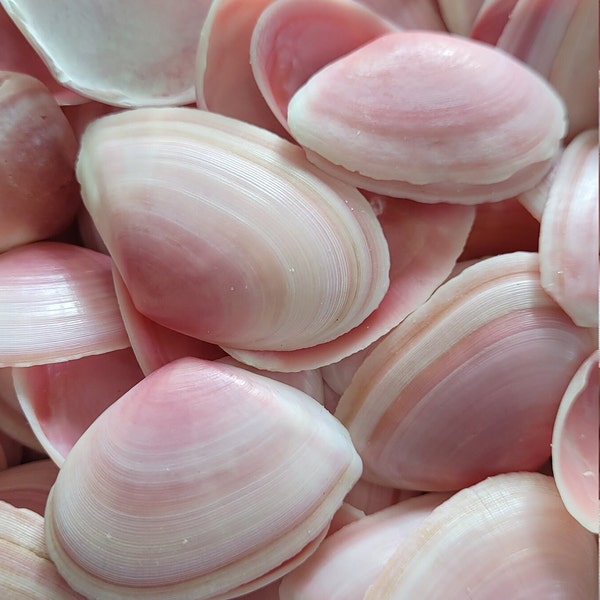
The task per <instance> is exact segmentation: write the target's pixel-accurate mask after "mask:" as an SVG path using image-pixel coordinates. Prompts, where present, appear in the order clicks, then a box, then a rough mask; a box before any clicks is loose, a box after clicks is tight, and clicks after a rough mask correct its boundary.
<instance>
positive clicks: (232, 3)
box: [196, 0, 287, 137]
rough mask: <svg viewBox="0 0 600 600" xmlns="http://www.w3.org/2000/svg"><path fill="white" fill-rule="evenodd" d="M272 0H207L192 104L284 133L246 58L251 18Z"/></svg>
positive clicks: (252, 28) (255, 17)
mask: <svg viewBox="0 0 600 600" xmlns="http://www.w3.org/2000/svg"><path fill="white" fill-rule="evenodd" d="M273 2H274V0H213V2H212V3H211V6H210V10H209V11H208V14H207V15H206V20H205V21H204V25H203V27H202V31H201V32H200V42H199V44H198V53H197V55H196V103H197V104H198V107H199V108H202V109H205V110H210V111H212V112H216V113H219V114H220V115H226V116H228V117H233V118H235V119H240V120H241V121H245V122H246V123H252V124H253V125H257V126H258V127H263V128H264V129H268V130H269V131H272V132H273V133H276V134H277V135H281V136H282V137H286V136H287V132H286V130H285V129H284V128H283V127H282V126H281V124H280V123H279V121H278V120H277V118H276V117H275V115H274V114H273V113H272V111H271V109H270V108H269V106H268V105H267V103H266V101H265V99H264V97H263V96H262V94H261V93H260V90H259V89H258V86H257V84H256V80H255V79H254V74H253V72H252V67H251V65H250V61H249V56H250V41H251V39H252V32H253V31H254V27H255V25H256V21H257V20H258V18H259V16H260V15H261V14H262V12H263V11H264V10H265V8H266V7H268V6H269V5H270V4H273Z"/></svg>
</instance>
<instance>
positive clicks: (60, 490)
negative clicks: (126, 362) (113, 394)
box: [46, 358, 361, 600]
mask: <svg viewBox="0 0 600 600" xmlns="http://www.w3.org/2000/svg"><path fill="white" fill-rule="evenodd" d="M360 473H361V464H360V459H359V457H358V455H357V454H356V452H355V450H354V448H353V446H352V443H351V441H350V437H349V436H348V433H347V432H346V430H345V429H344V428H343V427H342V426H341V425H340V424H339V422H338V421H337V420H336V419H334V418H333V417H332V416H331V415H330V414H329V413H328V412H327V411H326V410H325V409H324V408H323V407H322V406H320V405H319V404H318V403H317V402H315V401H314V400H312V399H311V398H309V397H308V396H307V395H306V394H304V393H303V392H300V391H299V390H296V389H295V388H292V387H290V386H287V385H285V384H282V383H280V382H277V381H273V380H270V379H267V378H265V377H261V376H259V375H255V374H253V373H249V372H247V371H244V370H241V369H238V368H236V367H231V366H229V365H222V364H218V363H213V362H209V361H202V360H200V359H191V358H190V359H181V360H178V361H175V362H173V363H170V364H169V365H167V366H165V367H163V368H161V369H159V370H158V371H155V372H154V373H152V374H151V375H149V376H148V377H146V379H144V380H143V381H142V382H141V383H139V384H138V385H137V386H136V387H134V388H133V389H132V390H131V391H130V392H128V393H127V394H125V395H124V396H123V397H122V398H121V399H120V400H118V401H117V402H116V403H115V404H113V405H112V406H111V407H109V408H108V409H107V410H106V411H105V412H104V413H103V414H102V415H101V416H100V417H98V419H97V420H96V421H95V422H94V423H93V424H92V426H91V427H90V428H89V429H88V430H87V431H86V433H84V435H83V436H82V437H81V438H80V439H79V441H78V442H77V443H76V444H75V446H74V447H73V449H72V450H71V452H70V454H69V455H68V456H67V459H66V461H65V463H64V465H63V467H62V469H61V471H60V474H59V477H58V479H57V481H56V484H55V486H54V487H53V489H52V491H51V494H50V497H49V500H48V508H47V510H46V537H47V542H48V551H49V554H50V556H51V557H52V559H53V561H54V562H55V564H56V565H57V568H58V570H59V572H60V573H61V574H62V575H63V577H65V579H66V580H67V581H68V582H69V584H70V585H71V586H72V587H73V589H75V590H77V591H80V592H81V593H83V594H85V595H86V596H88V597H102V598H111V599H112V600H117V599H123V600H124V599H129V598H144V599H145V600H153V599H157V600H158V599H163V598H167V597H168V598H170V599H171V600H177V599H181V600H184V599H189V598H194V599H196V600H202V599H208V598H229V597H234V596H236V595H241V594H242V593H245V592H250V591H252V590H253V589H256V588H259V587H261V586H264V585H266V584H267V583H269V582H270V581H274V580H275V579H277V578H278V577H281V576H282V575H283V574H285V573H287V572H289V571H290V570H292V569H293V568H294V567H295V566H296V565H297V564H298V563H299V562H301V561H303V560H305V559H306V557H307V556H308V555H309V554H310V553H312V552H313V551H314V550H315V549H316V547H317V545H318V544H319V542H320V541H321V540H322V538H323V537H324V536H325V534H326V532H327V527H328V525H329V523H330V521H331V519H332V517H333V515H334V513H335V512H336V510H337V509H338V508H339V507H340V506H341V504H342V502H343V499H344V496H345V495H346V493H347V492H348V491H349V489H350V488H351V487H352V486H353V485H354V483H355V482H356V481H357V480H358V478H359V477H360ZM307 474H310V476H309V477H307Z"/></svg>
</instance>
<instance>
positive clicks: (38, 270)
mask: <svg viewBox="0 0 600 600" xmlns="http://www.w3.org/2000/svg"><path fill="white" fill-rule="evenodd" d="M111 265H112V262H111V259H110V258H109V257H108V256H105V255H104V254H100V253H98V252H94V251H93V250H88V249H86V248H80V247H78V246H74V245H71V244H63V243H60V242H37V243H35V244H28V245H26V246H21V247H19V248H13V249H12V250H10V251H9V252H5V253H4V254H2V255H1V256H0V296H1V297H2V304H1V305H0V367H8V366H22V367H26V366H31V365H39V364H46V363H51V362H62V361H66V360H72V359H76V358H81V357H83V356H89V355H91V354H102V353H104V352H110V351H112V350H120V349H122V348H127V347H128V346H129V340H128V338H127V333H126V332H125V328H124V326H123V320H122V319H121V314H120V312H119V306H118V304H117V298H116V296H115V290H114V287H113V283H112V274H111Z"/></svg>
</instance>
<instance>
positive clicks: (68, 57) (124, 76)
mask: <svg viewBox="0 0 600 600" xmlns="http://www.w3.org/2000/svg"><path fill="white" fill-rule="evenodd" d="M1 3H2V6H3V7H4V9H5V10H6V12H7V13H8V14H9V15H10V17H11V18H12V19H13V21H14V22H15V24H16V25H17V27H18V28H19V29H20V30H21V32H22V33H23V35H24V36H25V37H26V38H27V40H28V41H29V43H30V44H31V45H32V46H33V48H34V49H35V50H36V52H37V53H38V54H39V55H40V56H41V58H42V60H43V61H44V62H45V64H46V65H47V66H48V68H49V69H50V71H51V73H52V75H53V76H54V77H55V78H56V79H57V80H58V81H59V82H60V83H62V84H63V85H64V86H66V87H68V88H70V89H72V90H75V91H76V92H78V93H79V94H81V95H82V96H86V97H88V98H92V99H94V100H99V101H101V102H106V103H107V104H114V105H116V106H140V105H142V106H143V105H146V106H147V105H152V104H155V105H164V104H187V103H190V102H193V101H194V58H195V55H196V48H197V44H198V32H199V31H200V28H201V27H202V23H203V22H204V18H205V16H206V12H207V11H208V8H209V5H210V2H209V1H208V0H180V1H179V2H178V3H177V6H176V7H174V5H171V4H165V3H164V2H162V1H161V0H144V1H143V2H139V1H138V0H128V1H126V2H123V1H120V0H119V1H114V0H107V1H105V2H103V3H102V4H98V3H96V2H94V1H93V0H81V1H80V2H78V3H77V4H75V5H74V4H72V3H71V2H68V1H65V0H56V1H55V2H53V3H52V4H48V3H40V2H36V1H35V0H1ZM65 15H67V17H66V18H63V17H64V16H65ZM107 31H110V36H106V32H107ZM140 32H143V35H140V34H139V33H140Z"/></svg>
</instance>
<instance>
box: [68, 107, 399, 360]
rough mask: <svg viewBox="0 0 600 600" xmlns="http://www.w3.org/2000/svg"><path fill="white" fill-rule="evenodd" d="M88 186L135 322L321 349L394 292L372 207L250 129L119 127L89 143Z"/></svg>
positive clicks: (146, 120)
mask: <svg viewBox="0 0 600 600" xmlns="http://www.w3.org/2000/svg"><path fill="white" fill-rule="evenodd" d="M77 173H78V177H79V179H80V181H81V183H82V193H83V197H84V202H85V204H86V207H87V208H88V210H89V211H90V214H91V215H92V217H93V219H94V222H95V224H96V226H97V228H98V230H99V232H100V234H101V236H102V238H103V240H104V242H105V243H106V246H107V248H108V249H109V251H110V252H111V255H112V257H113V259H114V261H115V264H116V266H117V268H118V270H119V273H120V274H121V276H122V277H123V280H124V281H125V284H126V286H127V288H128V290H129V292H130V294H131V297H132V299H133V302H134V304H135V306H136V308H137V309H138V310H139V311H140V312H141V313H142V314H144V315H145V316H147V317H149V318H150V319H152V320H154V321H156V322H158V323H159V324H161V325H164V326H166V327H169V328H170V329H174V330H176V331H179V332H180V333H184V334H186V335H190V336H192V337H196V338H198V339H201V340H204V341H208V342H211V343H215V344H218V345H221V346H226V347H231V348H246V349H247V348H249V349H269V350H274V349H276V350H286V349H295V348H302V347H307V346H313V345H316V344H319V343H322V342H326V341H329V340H332V339H335V338H337V337H339V336H341V335H342V334H343V333H345V332H347V331H349V330H350V329H352V328H353V327H355V326H356V325H358V324H359V323H361V322H362V321H363V320H364V319H365V318H366V317H367V316H368V315H369V314H370V313H371V312H373V310H374V309H375V308H376V307H377V305H378V304H379V303H380V302H381V299H382V298H383V296H384V294H385V292H386V290H387V288H388V286H389V277H388V272H389V252H388V248H387V243H386V240H385V238H384V236H383V232H382V231H381V227H380V225H379V223H378V221H377V218H376V216H375V214H374V213H373V210H372V209H371V206H370V205H369V203H368V202H367V201H366V200H365V198H364V197H363V196H362V195H361V194H360V193H359V192H358V191H357V190H356V189H354V188H352V187H350V186H348V185H346V184H343V183H341V182H338V181H336V180H334V179H333V178H330V177H328V176H325V175H322V174H321V173H320V172H319V171H318V170H317V169H316V168H315V167H313V166H312V165H310V164H309V163H308V162H307V161H306V158H305V157H304V154H303V152H302V150H301V149H300V148H298V147H296V146H294V145H292V144H291V143H289V142H287V141H285V140H283V139H281V138H279V137H278V136H275V135H274V134H272V133H270V132H268V131H265V130H262V129H259V128H257V127H254V126H252V125H249V124H246V123H242V122H241V121H236V120H234V119H229V118H227V117H223V116H221V115H216V114H211V113H207V112H204V111H199V110H194V109H185V108H164V109H139V110H136V111H129V112H125V113H121V114H117V115H110V116H108V117H105V118H103V119H100V120H99V121H96V122H95V123H94V124H93V125H91V126H90V127H89V128H88V130H87V131H86V134H85V135H84V138H83V140H82V149H81V153H80V156H79V161H78V165H77ZM173 265H177V268H176V269H174V268H173ZM316 366H319V365H316Z"/></svg>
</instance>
